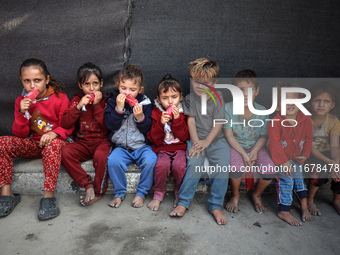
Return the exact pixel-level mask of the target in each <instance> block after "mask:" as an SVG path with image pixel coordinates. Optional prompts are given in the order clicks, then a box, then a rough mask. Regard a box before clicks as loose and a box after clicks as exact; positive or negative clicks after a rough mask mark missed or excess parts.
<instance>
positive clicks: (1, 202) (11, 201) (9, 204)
mask: <svg viewBox="0 0 340 255" xmlns="http://www.w3.org/2000/svg"><path fill="white" fill-rule="evenodd" d="M13 195H14V196H15V197H12V196H0V217H5V216H7V215H9V214H10V213H11V212H12V211H13V209H14V207H15V206H16V205H17V204H19V203H20V201H21V198H20V195H19V194H13Z"/></svg>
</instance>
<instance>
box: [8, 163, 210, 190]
mask: <svg viewBox="0 0 340 255" xmlns="http://www.w3.org/2000/svg"><path fill="white" fill-rule="evenodd" d="M82 167H83V168H84V169H85V171H86V172H87V173H89V175H90V176H91V177H92V178H93V177H94V167H93V165H92V160H89V161H86V162H83V163H82ZM140 172H141V170H140V168H139V167H138V166H137V165H136V164H131V165H130V166H129V167H128V171H127V173H126V177H127V181H128V185H127V192H128V193H135V192H136V188H137V185H138V182H139V175H140ZM44 180H45V175H44V171H43V166H42V162H41V159H15V160H14V169H13V178H12V191H13V192H15V193H20V194H28V195H41V194H43V192H44ZM108 183H109V187H108V189H107V191H106V194H112V190H113V186H112V183H111V181H110V180H108ZM173 189H174V185H173V181H172V178H170V181H169V183H168V184H167V189H166V190H167V191H173ZM83 191H85V189H84V188H79V186H78V185H77V184H76V183H75V181H74V180H73V179H72V178H71V177H70V176H69V174H68V173H67V172H66V170H65V168H64V167H63V166H62V167H61V169H60V173H59V178H58V184H57V190H56V193H57V194H79V193H80V192H83ZM196 191H197V192H205V191H207V185H205V184H199V185H198V187H197V190H196Z"/></svg>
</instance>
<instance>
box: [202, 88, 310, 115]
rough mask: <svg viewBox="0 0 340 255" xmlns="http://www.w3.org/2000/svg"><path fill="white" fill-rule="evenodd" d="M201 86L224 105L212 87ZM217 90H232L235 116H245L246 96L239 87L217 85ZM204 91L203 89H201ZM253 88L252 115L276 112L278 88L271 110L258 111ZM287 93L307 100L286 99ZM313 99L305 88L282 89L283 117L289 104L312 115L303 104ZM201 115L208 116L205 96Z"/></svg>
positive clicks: (274, 94)
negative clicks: (254, 104) (295, 94)
mask: <svg viewBox="0 0 340 255" xmlns="http://www.w3.org/2000/svg"><path fill="white" fill-rule="evenodd" d="M198 83H200V84H203V85H204V86H207V87H208V88H209V89H210V90H212V91H213V92H214V93H215V94H216V95H217V97H218V99H219V100H220V103H221V105H222V101H221V99H220V97H219V96H218V94H217V91H216V90H215V89H214V88H212V87H211V86H209V85H207V84H205V83H201V82H198ZM215 88H216V89H228V90H230V92H231V94H232V97H233V114H234V115H243V114H244V95H243V92H242V90H241V89H239V88H238V87H237V86H235V85H231V84H216V85H215ZM199 89H202V88H199ZM202 90H204V91H205V92H206V93H207V94H209V96H211V97H212V99H213V100H214V98H213V96H212V94H211V93H210V92H209V91H207V90H205V89H202ZM252 93H253V91H252V88H248V107H249V110H250V111H251V113H253V114H256V115H269V114H271V113H273V112H275V110H276V108H277V104H278V99H277V94H278V93H277V88H273V89H272V99H273V102H272V106H271V108H270V109H268V110H257V109H255V107H254V106H253V103H252V101H251V100H252ZM287 93H301V94H304V95H306V97H305V98H299V99H288V98H287V97H286V95H287ZM310 98H311V93H310V92H309V91H308V90H307V89H304V88H296V87H288V88H282V89H281V100H280V101H281V109H282V111H281V113H282V115H286V105H287V104H294V105H296V107H298V108H299V109H300V110H301V112H302V113H303V114H305V115H312V114H311V113H310V112H309V111H308V110H307V109H306V108H305V107H304V106H303V104H304V103H306V102H308V101H309V100H310ZM214 102H215V105H216V101H215V100H214ZM201 106H202V107H201V113H202V115H206V114H207V97H206V95H205V94H203V95H202V97H201Z"/></svg>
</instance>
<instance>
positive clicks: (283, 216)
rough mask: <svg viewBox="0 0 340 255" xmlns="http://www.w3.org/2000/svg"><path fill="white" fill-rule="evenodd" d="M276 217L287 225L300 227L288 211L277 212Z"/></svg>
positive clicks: (298, 222)
mask: <svg viewBox="0 0 340 255" xmlns="http://www.w3.org/2000/svg"><path fill="white" fill-rule="evenodd" d="M277 216H278V217H279V218H280V219H281V220H284V221H285V222H287V223H288V224H289V225H292V226H302V223H301V222H300V221H299V220H298V219H297V218H295V217H294V216H293V214H291V213H290V212H289V211H279V213H278V214H277Z"/></svg>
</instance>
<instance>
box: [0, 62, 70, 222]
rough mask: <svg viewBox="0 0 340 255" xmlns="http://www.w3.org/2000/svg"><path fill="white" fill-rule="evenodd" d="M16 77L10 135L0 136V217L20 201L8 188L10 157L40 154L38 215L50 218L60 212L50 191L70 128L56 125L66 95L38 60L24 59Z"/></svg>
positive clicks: (30, 156)
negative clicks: (19, 85)
mask: <svg viewBox="0 0 340 255" xmlns="http://www.w3.org/2000/svg"><path fill="white" fill-rule="evenodd" d="M20 80H21V82H22V84H23V86H24V89H23V92H22V95H21V96H19V97H18V98H17V99H16V100H15V111H14V123H13V128H12V131H13V134H14V136H3V137H0V155H1V156H0V165H1V169H0V187H1V196H0V217H4V216H7V215H9V214H10V213H11V212H12V210H13V209H14V207H15V206H16V205H17V204H18V203H19V202H20V195H19V194H13V193H12V191H11V184H12V173H13V158H42V162H43V167H44V173H45V183H44V190H45V193H44V196H43V198H42V199H41V200H40V209H39V213H38V218H39V219H40V220H47V219H52V218H54V217H57V216H58V215H59V213H60V210H59V208H58V205H57V202H56V199H55V197H54V191H55V190H56V186H57V180H58V175H59V170H60V164H61V149H62V147H63V146H65V145H66V144H67V143H68V142H67V141H65V139H66V138H67V137H68V136H69V135H71V133H72V131H73V128H70V129H64V128H62V127H61V126H60V121H61V116H62V114H63V112H64V111H65V110H66V109H67V108H68V105H69V99H68V97H67V95H66V94H64V93H63V92H62V87H61V86H60V85H59V84H58V83H57V82H56V81H55V80H54V79H52V77H51V76H50V74H49V72H48V70H47V67H46V65H45V63H44V62H43V61H41V60H38V59H27V60H25V61H24V62H23V63H22V64H21V67H20ZM29 92H31V93H29ZM31 94H33V96H32V95H31Z"/></svg>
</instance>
